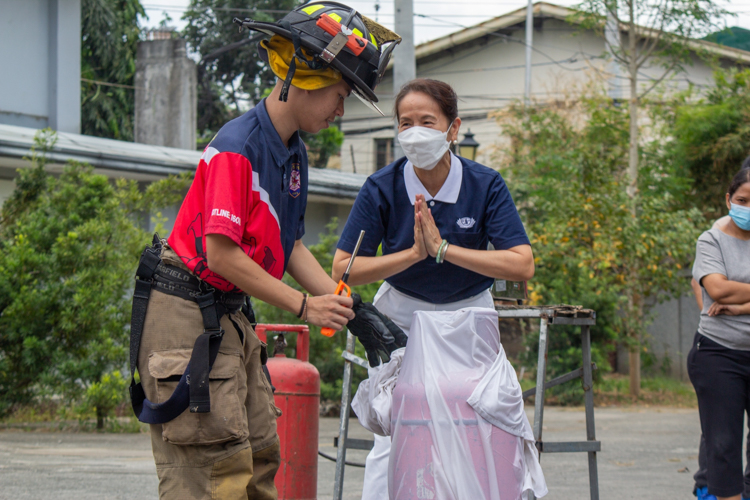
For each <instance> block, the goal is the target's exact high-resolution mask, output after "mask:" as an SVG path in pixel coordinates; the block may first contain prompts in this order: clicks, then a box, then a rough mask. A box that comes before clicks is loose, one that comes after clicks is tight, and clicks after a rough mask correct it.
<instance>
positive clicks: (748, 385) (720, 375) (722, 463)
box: [688, 333, 750, 497]
mask: <svg viewBox="0 0 750 500" xmlns="http://www.w3.org/2000/svg"><path fill="white" fill-rule="evenodd" d="M688 375H689V376H690V381H691V382H692V383H693V387H695V393H696V394H697V396H698V410H699V413H700V419H701V429H702V431H703V436H704V438H705V445H706V446H705V450H706V466H707V469H708V471H707V474H706V479H707V483H708V492H709V493H710V494H712V495H716V496H719V497H731V496H734V495H739V494H740V493H742V492H743V491H744V490H746V489H750V482H747V483H746V482H745V479H744V477H743V473H742V424H743V419H744V416H745V413H746V412H748V413H750V351H739V350H735V349H728V348H726V347H724V346H721V345H719V344H717V343H716V342H714V341H712V340H710V339H708V338H707V337H704V336H703V335H701V334H699V333H696V334H695V339H694V340H693V348H692V349H691V350H690V353H689V354H688Z"/></svg>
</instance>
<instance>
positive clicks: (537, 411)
mask: <svg viewBox="0 0 750 500" xmlns="http://www.w3.org/2000/svg"><path fill="white" fill-rule="evenodd" d="M546 375H547V318H542V319H541V321H540V322H539V358H538V362H537V365H536V397H535V399H534V440H536V441H537V442H540V441H541V440H542V421H543V420H544V389H545V378H546Z"/></svg>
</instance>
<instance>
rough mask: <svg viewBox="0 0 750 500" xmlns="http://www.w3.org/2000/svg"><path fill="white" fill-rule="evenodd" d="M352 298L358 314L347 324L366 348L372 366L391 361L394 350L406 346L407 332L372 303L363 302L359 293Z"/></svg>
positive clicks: (353, 294)
mask: <svg viewBox="0 0 750 500" xmlns="http://www.w3.org/2000/svg"><path fill="white" fill-rule="evenodd" d="M352 299H354V307H353V309H354V312H355V313H356V314H357V316H356V317H355V318H354V319H353V320H351V321H349V324H347V325H346V326H347V328H349V331H350V332H352V335H354V336H355V337H357V338H358V339H359V342H360V343H361V344H362V347H364V348H365V352H367V360H368V361H369V362H370V366H372V367H376V366H379V365H380V363H381V360H382V361H383V362H388V361H390V360H391V353H392V352H393V351H395V350H396V349H398V348H399V347H404V346H406V340H407V337H406V334H405V333H404V331H403V330H402V329H401V328H399V327H398V326H397V325H396V324H395V323H394V322H393V321H391V320H390V319H389V318H388V317H387V316H385V315H383V314H382V313H381V312H380V311H378V310H377V309H376V308H375V306H373V305H372V304H371V303H369V302H362V299H361V297H360V296H359V294H356V293H352Z"/></svg>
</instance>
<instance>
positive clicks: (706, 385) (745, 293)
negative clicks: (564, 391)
mask: <svg viewBox="0 0 750 500" xmlns="http://www.w3.org/2000/svg"><path fill="white" fill-rule="evenodd" d="M726 203H727V208H729V209H730V210H729V216H730V218H729V219H728V220H726V221H725V222H722V223H720V224H718V225H717V226H718V227H715V228H712V229H710V230H708V231H706V232H705V233H703V234H702V235H701V236H700V238H698V244H697V246H696V257H695V263H694V265H693V278H694V279H695V281H696V282H698V284H700V286H701V295H702V298H703V310H702V311H701V319H700V324H699V327H698V332H697V333H696V335H695V339H694V341H693V348H692V349H691V350H690V353H689V354H688V374H689V375H690V381H691V382H692V383H693V386H694V387H695V392H696V394H697V396H698V409H699V413H700V419H701V430H702V432H703V436H704V439H705V445H706V455H707V457H706V458H707V462H708V464H707V465H708V467H707V469H708V471H707V472H708V473H707V480H708V481H707V482H708V494H710V495H715V496H716V497H717V498H718V499H719V500H723V499H729V500H740V499H741V493H742V492H743V490H744V489H745V488H744V479H743V471H742V425H743V418H744V414H745V412H748V411H750V170H748V169H743V170H740V172H738V173H737V175H735V177H734V179H733V180H732V183H731V184H730V186H729V190H728V192H727V195H726Z"/></svg>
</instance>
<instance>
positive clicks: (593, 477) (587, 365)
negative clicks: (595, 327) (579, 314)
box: [581, 326, 599, 500]
mask: <svg viewBox="0 0 750 500" xmlns="http://www.w3.org/2000/svg"><path fill="white" fill-rule="evenodd" d="M581 351H582V354H583V391H584V401H585V403H586V439H587V440H589V441H596V432H595V428H594V379H593V376H592V373H591V331H590V330H589V327H588V326H582V327H581ZM588 455H589V488H590V489H591V500H599V474H598V471H597V466H596V452H595V451H589V452H588Z"/></svg>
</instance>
